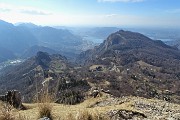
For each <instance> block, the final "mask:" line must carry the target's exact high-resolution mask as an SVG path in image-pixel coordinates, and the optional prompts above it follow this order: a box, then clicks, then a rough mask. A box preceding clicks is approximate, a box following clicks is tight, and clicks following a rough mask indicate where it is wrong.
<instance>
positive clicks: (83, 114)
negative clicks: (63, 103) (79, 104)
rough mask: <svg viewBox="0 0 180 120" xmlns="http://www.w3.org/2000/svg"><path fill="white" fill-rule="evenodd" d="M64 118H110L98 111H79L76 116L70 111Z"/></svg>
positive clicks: (106, 119) (91, 119)
mask: <svg viewBox="0 0 180 120" xmlns="http://www.w3.org/2000/svg"><path fill="white" fill-rule="evenodd" d="M65 120H110V119H109V117H107V116H104V115H102V114H100V113H98V112H92V113H90V112H88V111H87V110H85V111H79V112H78V113H77V114H76V116H73V115H72V114H71V113H70V114H68V115H67V117H66V119H65Z"/></svg>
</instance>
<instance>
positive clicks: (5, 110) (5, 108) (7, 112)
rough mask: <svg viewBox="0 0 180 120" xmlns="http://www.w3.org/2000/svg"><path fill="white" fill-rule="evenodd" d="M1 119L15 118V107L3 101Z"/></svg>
mask: <svg viewBox="0 0 180 120" xmlns="http://www.w3.org/2000/svg"><path fill="white" fill-rule="evenodd" d="M0 120H15V117H14V115H13V107H12V106H11V105H9V104H8V103H1V110H0Z"/></svg>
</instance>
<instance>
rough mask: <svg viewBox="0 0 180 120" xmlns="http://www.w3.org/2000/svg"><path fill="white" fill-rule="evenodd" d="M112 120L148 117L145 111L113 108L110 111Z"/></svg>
mask: <svg viewBox="0 0 180 120" xmlns="http://www.w3.org/2000/svg"><path fill="white" fill-rule="evenodd" d="M108 115H109V116H110V118H111V120H129V119H133V120H136V119H143V118H147V117H146V116H145V115H144V114H143V113H140V112H135V111H131V110H111V111H109V112H108Z"/></svg>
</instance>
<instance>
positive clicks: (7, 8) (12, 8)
mask: <svg viewBox="0 0 180 120" xmlns="http://www.w3.org/2000/svg"><path fill="white" fill-rule="evenodd" d="M179 6H180V1H178V0H171V1H170V0H89V1H85V0H76V1H74V0H26V1H24V0H13V1H12V0H0V19H2V20H4V21H7V22H10V23H18V22H31V23H34V24H37V25H48V26H86V27H87V26H90V27H94V26H97V27H101V26H106V27H110V26H112V27H172V28H173V27H174V28H175V27H180V23H179V21H180V14H179V13H180V7H179Z"/></svg>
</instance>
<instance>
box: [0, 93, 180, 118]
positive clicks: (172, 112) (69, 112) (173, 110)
mask: <svg viewBox="0 0 180 120" xmlns="http://www.w3.org/2000/svg"><path fill="white" fill-rule="evenodd" d="M23 105H24V106H25V107H26V108H27V109H26V110H20V111H19V110H15V109H13V110H12V111H13V112H12V114H13V115H14V116H15V117H18V119H19V116H21V117H20V118H21V119H24V120H37V119H39V118H38V110H39V107H38V106H39V105H38V104H25V103H24V104H23ZM50 106H51V107H52V116H53V120H80V119H81V120H86V118H87V117H86V116H88V114H91V115H92V116H96V119H92V120H179V119H180V105H179V104H173V103H169V102H167V101H163V100H158V99H146V98H142V97H133V96H128V97H121V98H116V97H113V96H111V95H108V94H105V93H102V96H100V97H97V98H87V99H86V100H85V101H84V102H83V103H81V104H78V105H63V104H55V103H50ZM1 112H2V111H1ZM87 113H88V114H87ZM100 116H101V117H102V116H103V118H101V117H100ZM87 120H89V119H87Z"/></svg>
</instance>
